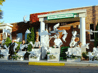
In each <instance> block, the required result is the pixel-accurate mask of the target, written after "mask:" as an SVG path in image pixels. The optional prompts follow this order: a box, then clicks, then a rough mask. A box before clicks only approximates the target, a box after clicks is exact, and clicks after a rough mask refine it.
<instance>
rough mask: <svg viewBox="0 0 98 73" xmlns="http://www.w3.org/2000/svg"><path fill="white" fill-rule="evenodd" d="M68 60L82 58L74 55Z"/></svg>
mask: <svg viewBox="0 0 98 73" xmlns="http://www.w3.org/2000/svg"><path fill="white" fill-rule="evenodd" d="M68 58H71V59H78V58H81V56H74V55H73V54H72V55H71V56H70V57H68Z"/></svg>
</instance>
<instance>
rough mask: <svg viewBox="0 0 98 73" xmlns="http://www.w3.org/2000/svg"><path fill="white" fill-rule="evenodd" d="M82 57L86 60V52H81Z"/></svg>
mask: <svg viewBox="0 0 98 73" xmlns="http://www.w3.org/2000/svg"><path fill="white" fill-rule="evenodd" d="M82 57H83V58H85V59H86V60H87V59H88V56H87V52H83V53H82Z"/></svg>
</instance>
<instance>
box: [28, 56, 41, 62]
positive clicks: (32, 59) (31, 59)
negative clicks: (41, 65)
mask: <svg viewBox="0 0 98 73" xmlns="http://www.w3.org/2000/svg"><path fill="white" fill-rule="evenodd" d="M39 60H40V59H39V58H36V59H34V58H30V57H29V61H39Z"/></svg>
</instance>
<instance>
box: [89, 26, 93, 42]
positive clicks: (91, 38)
mask: <svg viewBox="0 0 98 73" xmlns="http://www.w3.org/2000/svg"><path fill="white" fill-rule="evenodd" d="M90 30H92V31H94V24H90ZM90 41H94V33H93V34H90Z"/></svg>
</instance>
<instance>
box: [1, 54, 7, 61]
mask: <svg viewBox="0 0 98 73" xmlns="http://www.w3.org/2000/svg"><path fill="white" fill-rule="evenodd" d="M0 60H8V55H7V56H4V57H3V58H0Z"/></svg>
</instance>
